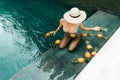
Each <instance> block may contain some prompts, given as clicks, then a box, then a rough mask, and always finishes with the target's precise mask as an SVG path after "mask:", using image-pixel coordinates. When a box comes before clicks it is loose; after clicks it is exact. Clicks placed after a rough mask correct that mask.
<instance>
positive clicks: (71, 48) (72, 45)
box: [68, 37, 81, 51]
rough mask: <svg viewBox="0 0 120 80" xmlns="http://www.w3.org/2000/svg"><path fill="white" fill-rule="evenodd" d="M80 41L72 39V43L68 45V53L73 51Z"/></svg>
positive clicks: (78, 38) (77, 38)
mask: <svg viewBox="0 0 120 80" xmlns="http://www.w3.org/2000/svg"><path fill="white" fill-rule="evenodd" d="M80 40H81V38H80V37H76V38H74V39H73V40H72V42H71V43H70V46H69V48H68V50H69V51H73V50H75V48H76V47H77V46H78V44H79V42H80Z"/></svg>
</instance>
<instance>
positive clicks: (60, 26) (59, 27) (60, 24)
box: [53, 19, 63, 35]
mask: <svg viewBox="0 0 120 80" xmlns="http://www.w3.org/2000/svg"><path fill="white" fill-rule="evenodd" d="M62 22H63V19H61V20H60V23H59V26H58V28H57V29H56V30H55V31H54V34H53V35H55V34H56V33H57V32H58V31H59V30H60V29H61V28H62V26H63V25H62Z"/></svg>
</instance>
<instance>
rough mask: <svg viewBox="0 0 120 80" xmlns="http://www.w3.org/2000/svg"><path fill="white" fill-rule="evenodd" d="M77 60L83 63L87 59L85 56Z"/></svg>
mask: <svg viewBox="0 0 120 80" xmlns="http://www.w3.org/2000/svg"><path fill="white" fill-rule="evenodd" d="M77 61H78V62H79V63H83V62H84V61H85V60H84V58H78V59H77Z"/></svg>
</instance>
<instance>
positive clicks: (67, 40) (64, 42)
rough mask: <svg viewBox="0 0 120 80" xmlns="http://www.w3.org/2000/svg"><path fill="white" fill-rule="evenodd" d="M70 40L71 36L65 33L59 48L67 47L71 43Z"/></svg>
mask: <svg viewBox="0 0 120 80" xmlns="http://www.w3.org/2000/svg"><path fill="white" fill-rule="evenodd" d="M70 40H71V38H70V37H69V36H68V35H67V34H65V35H64V38H63V39H62V41H61V43H60V45H59V48H60V49H63V48H65V47H66V45H67V44H68V43H69V41H70Z"/></svg>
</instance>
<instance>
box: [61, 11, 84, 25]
mask: <svg viewBox="0 0 120 80" xmlns="http://www.w3.org/2000/svg"><path fill="white" fill-rule="evenodd" d="M63 17H64V19H65V20H66V21H68V22H69V23H73V24H79V23H82V22H83V21H84V20H85V19H86V13H85V11H80V16H79V17H77V18H73V17H71V16H70V11H68V12H66V13H65V14H64V16H63Z"/></svg>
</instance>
